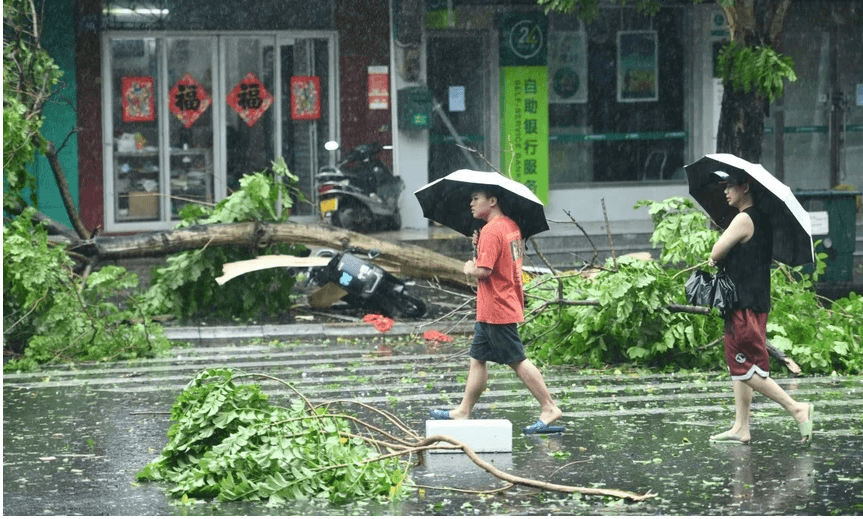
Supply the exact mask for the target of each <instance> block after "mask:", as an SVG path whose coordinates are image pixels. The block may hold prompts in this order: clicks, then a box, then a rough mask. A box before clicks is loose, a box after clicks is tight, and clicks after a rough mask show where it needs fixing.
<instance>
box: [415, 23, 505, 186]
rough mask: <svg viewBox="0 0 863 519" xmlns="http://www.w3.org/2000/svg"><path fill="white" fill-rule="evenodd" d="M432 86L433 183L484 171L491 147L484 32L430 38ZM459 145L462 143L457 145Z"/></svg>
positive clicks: (428, 54) (431, 162) (430, 175)
mask: <svg viewBox="0 0 863 519" xmlns="http://www.w3.org/2000/svg"><path fill="white" fill-rule="evenodd" d="M427 56H428V62H427V74H428V86H429V88H430V89H431V91H432V94H433V96H434V101H433V102H434V103H435V104H436V105H439V107H440V109H439V110H437V109H436V110H435V113H434V116H433V117H432V120H433V124H432V127H431V131H430V132H429V169H428V171H429V181H430V182H431V181H433V180H436V179H438V178H441V177H443V176H445V175H447V174H449V173H452V172H453V171H455V170H458V169H462V168H466V169H482V170H485V169H486V167H485V161H484V160H483V159H482V158H481V157H480V156H479V155H477V154H476V153H472V152H470V151H468V150H465V149H464V148H462V147H461V146H459V144H461V145H463V146H465V147H469V148H472V149H475V150H477V151H479V152H480V153H482V154H483V156H485V157H490V154H489V150H488V149H487V148H488V144H489V143H488V139H487V136H488V117H489V110H488V106H487V99H488V98H489V96H488V78H487V75H488V72H487V67H488V63H489V60H488V52H487V46H486V40H485V37H484V35H483V34H466V33H460V34H444V33H441V34H439V35H430V36H429V39H428V51H427ZM459 141H460V142H459Z"/></svg>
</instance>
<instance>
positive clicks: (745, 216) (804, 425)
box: [708, 174, 814, 443]
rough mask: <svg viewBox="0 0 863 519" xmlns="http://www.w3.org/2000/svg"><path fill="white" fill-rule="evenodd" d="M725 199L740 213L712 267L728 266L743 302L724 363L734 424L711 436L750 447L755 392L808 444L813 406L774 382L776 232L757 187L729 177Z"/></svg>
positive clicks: (730, 321) (733, 314) (729, 330)
mask: <svg viewBox="0 0 863 519" xmlns="http://www.w3.org/2000/svg"><path fill="white" fill-rule="evenodd" d="M723 175H725V176H724V177H723V178H725V179H726V187H725V198H726V200H727V201H728V204H729V205H731V206H732V207H735V208H737V209H738V210H739V211H740V212H739V213H738V214H737V216H735V217H734V219H733V220H732V221H731V223H730V224H729V225H728V228H727V229H726V230H725V232H723V233H722V236H720V238H719V240H717V242H716V244H715V245H714V246H713V250H712V251H711V253H710V260H709V261H708V264H709V265H710V266H714V265H716V264H717V263H720V262H723V261H724V262H725V271H726V273H727V274H728V277H729V278H731V281H733V282H734V286H735V288H736V290H737V298H738V303H737V305H736V307H735V308H734V309H732V310H731V311H730V312H729V313H728V314H727V316H726V318H725V360H726V362H727V363H728V369H729V371H730V372H731V379H732V381H733V385H734V408H735V419H734V425H733V426H732V427H731V429H729V430H728V431H725V432H723V433H719V434H716V435H714V436H711V437H710V441H711V442H718V443H749V441H750V439H751V435H750V432H749V409H750V406H751V404H752V392H753V391H758V392H759V393H761V394H762V395H764V396H766V397H767V398H769V399H771V400H773V401H774V402H776V403H778V404H779V405H781V406H782V407H784V408H785V410H786V411H788V413H789V414H791V416H792V417H793V418H794V421H795V422H797V425H798V427H799V429H800V435H801V437H802V441H803V442H804V443H806V442H809V441H811V440H812V417H813V410H814V407H813V406H812V404H806V403H801V402H797V401H795V400H794V399H793V398H791V397H790V396H789V395H788V394H787V393H786V392H785V391H784V390H783V389H782V388H781V387H780V386H779V384H777V383H776V382H775V381H774V380H773V379H772V378H770V365H769V360H768V359H769V357H768V354H767V342H766V341H767V314H768V313H769V312H770V265H771V263H772V261H773V259H772V253H773V229H772V227H771V225H770V220H769V218H767V217H766V216H764V215H763V214H762V213H760V212H759V211H758V209H757V208H756V207H755V205H754V202H753V193H752V183H751V182H750V181H749V179H748V178H743V179H736V180H735V178H734V177H731V176H729V175H727V174H723Z"/></svg>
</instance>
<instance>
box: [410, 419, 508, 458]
mask: <svg viewBox="0 0 863 519" xmlns="http://www.w3.org/2000/svg"><path fill="white" fill-rule="evenodd" d="M435 434H443V435H446V436H451V437H453V438H455V439H456V440H458V441H460V442H462V443H464V444H465V445H467V446H468V447H470V448H471V449H473V450H474V451H476V452H512V422H510V421H509V420H426V437H429V436H434V435H435ZM430 452H447V453H450V454H452V452H453V451H451V450H446V449H432V450H431V451H430Z"/></svg>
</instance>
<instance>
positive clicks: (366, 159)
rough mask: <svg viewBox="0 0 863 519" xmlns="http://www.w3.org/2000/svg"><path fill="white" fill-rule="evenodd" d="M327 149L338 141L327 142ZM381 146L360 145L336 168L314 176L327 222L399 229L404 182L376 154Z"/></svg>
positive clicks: (363, 229) (354, 228) (369, 228)
mask: <svg viewBox="0 0 863 519" xmlns="http://www.w3.org/2000/svg"><path fill="white" fill-rule="evenodd" d="M326 148H327V149H328V150H330V151H335V150H336V149H338V143H336V142H333V141H330V142H328V143H327V145H326ZM383 149H384V147H383V146H381V145H380V144H379V143H377V142H373V143H369V144H360V145H359V146H357V147H356V148H354V149H353V150H351V151H350V152H348V153H347V154H346V155H345V156H344V157H343V158H342V160H341V161H339V163H338V164H337V165H336V166H335V167H333V166H324V167H323V168H321V171H320V172H319V173H318V174H317V175H316V176H315V178H316V179H317V184H318V206H319V207H320V210H321V216H322V217H323V218H324V220H325V221H326V222H327V223H329V224H331V225H336V226H338V227H342V228H344V229H348V230H350V231H355V232H369V231H387V230H398V229H400V228H401V226H402V221H401V214H400V213H399V205H398V202H399V196H400V195H401V192H402V190H403V189H404V181H403V180H402V179H401V177H397V176H394V175H393V174H392V172H390V170H389V168H387V166H386V165H385V164H384V163H383V162H382V161H381V160H380V159H379V158H378V157H377V156H378V154H379V153H380V152H381V151H382V150H383Z"/></svg>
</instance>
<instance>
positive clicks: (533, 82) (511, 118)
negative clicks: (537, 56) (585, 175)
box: [501, 67, 548, 204]
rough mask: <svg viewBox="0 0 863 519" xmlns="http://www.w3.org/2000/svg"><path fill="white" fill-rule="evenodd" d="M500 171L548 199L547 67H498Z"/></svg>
mask: <svg viewBox="0 0 863 519" xmlns="http://www.w3.org/2000/svg"><path fill="white" fill-rule="evenodd" d="M501 74H502V76H503V77H502V81H501V86H502V90H503V92H502V95H503V103H502V107H503V121H502V123H503V124H501V148H502V149H503V151H502V153H503V156H502V157H501V164H503V171H506V172H507V173H509V174H510V175H511V176H512V178H513V180H516V181H518V182H521V183H522V184H524V185H526V186H527V187H528V189H530V190H531V191H532V192H533V193H534V194H535V195H536V196H537V197H538V198H539V199H540V200H542V202H543V203H546V204H547V203H548V69H547V68H546V67H501Z"/></svg>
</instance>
